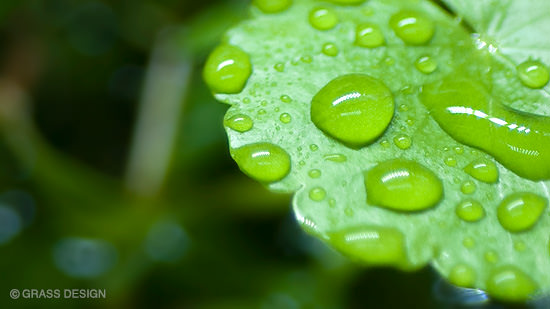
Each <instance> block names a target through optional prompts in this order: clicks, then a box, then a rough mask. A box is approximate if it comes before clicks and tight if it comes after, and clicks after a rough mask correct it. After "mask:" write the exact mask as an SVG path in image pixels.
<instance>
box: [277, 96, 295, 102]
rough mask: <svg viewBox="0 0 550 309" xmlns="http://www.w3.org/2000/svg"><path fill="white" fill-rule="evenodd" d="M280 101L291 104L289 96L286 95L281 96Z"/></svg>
mask: <svg viewBox="0 0 550 309" xmlns="http://www.w3.org/2000/svg"><path fill="white" fill-rule="evenodd" d="M280 99H281V101H282V102H284V103H290V102H292V98H290V96H288V95H286V94H283V95H282V96H281V98H280Z"/></svg>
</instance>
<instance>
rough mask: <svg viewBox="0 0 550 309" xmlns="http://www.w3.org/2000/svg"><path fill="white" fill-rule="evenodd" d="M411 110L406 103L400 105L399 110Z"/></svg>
mask: <svg viewBox="0 0 550 309" xmlns="http://www.w3.org/2000/svg"><path fill="white" fill-rule="evenodd" d="M408 110H409V107H408V106H407V105H406V104H401V105H399V111H400V112H406V111H408Z"/></svg>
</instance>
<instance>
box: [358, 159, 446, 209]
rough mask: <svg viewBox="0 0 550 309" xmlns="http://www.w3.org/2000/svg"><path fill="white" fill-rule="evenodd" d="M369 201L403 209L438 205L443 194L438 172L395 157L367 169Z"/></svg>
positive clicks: (366, 179)
mask: <svg viewBox="0 0 550 309" xmlns="http://www.w3.org/2000/svg"><path fill="white" fill-rule="evenodd" d="M365 187H366V190H367V202H368V203H369V204H371V205H377V206H381V207H386V208H389V209H393V210H400V211H418V210H424V209H428V208H430V207H433V206H435V205H436V204H437V203H438V202H439V201H440V200H441V198H442V197H443V185H442V184H441V181H440V180H439V178H437V176H436V175H435V174H434V173H433V172H432V171H430V170H429V169H428V168H426V167H424V166H423V165H421V164H419V163H416V162H414V161H408V160H404V159H394V160H390V161H385V162H382V163H379V164H378V165H377V166H375V167H374V168H372V169H371V170H369V171H367V172H365Z"/></svg>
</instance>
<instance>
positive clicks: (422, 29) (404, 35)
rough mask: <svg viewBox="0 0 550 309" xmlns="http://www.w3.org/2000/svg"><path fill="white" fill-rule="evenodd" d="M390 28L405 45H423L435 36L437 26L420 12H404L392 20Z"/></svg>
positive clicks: (394, 16)
mask: <svg viewBox="0 0 550 309" xmlns="http://www.w3.org/2000/svg"><path fill="white" fill-rule="evenodd" d="M390 27H392V29H393V31H395V34H396V35H397V36H398V37H400V38H401V39H402V40H403V41H404V42H405V43H407V44H411V45H423V44H426V43H428V41H430V40H431V38H432V37H433V35H434V31H435V25H434V23H433V21H432V20H430V19H429V18H428V17H426V16H424V15H422V14H420V13H419V12H415V11H409V10H404V11H400V12H399V13H397V14H395V15H393V16H392V17H391V18H390Z"/></svg>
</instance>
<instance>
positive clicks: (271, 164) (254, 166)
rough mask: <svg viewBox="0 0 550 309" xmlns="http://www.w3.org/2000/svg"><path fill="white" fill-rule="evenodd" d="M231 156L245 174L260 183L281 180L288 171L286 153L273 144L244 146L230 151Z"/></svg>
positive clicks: (288, 161) (288, 163)
mask: <svg viewBox="0 0 550 309" xmlns="http://www.w3.org/2000/svg"><path fill="white" fill-rule="evenodd" d="M231 155H232V157H233V159H234V160H235V161H236V162H237V164H238V165H239V168H240V169H241V170H242V171H243V172H244V173H245V174H247V175H248V176H250V177H252V178H254V179H256V180H258V181H261V182H275V181H278V180H281V179H283V178H284V177H285V176H286V175H287V174H288V172H289V171H290V157H289V155H288V153H287V152H286V151H284V150H283V149H282V148H281V147H279V146H276V145H273V144H269V143H258V144H250V145H246V146H243V147H240V148H236V149H232V150H231Z"/></svg>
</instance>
